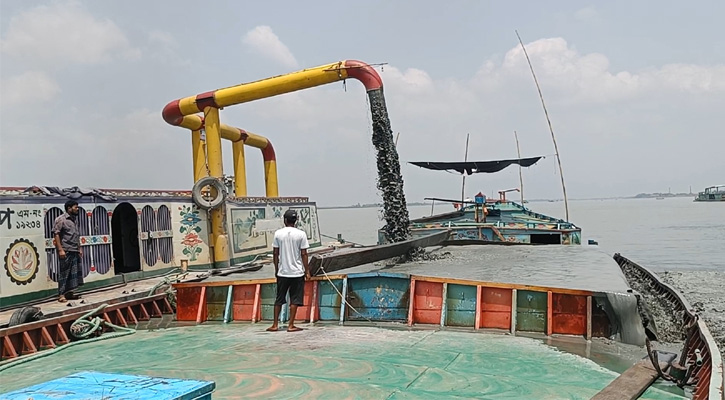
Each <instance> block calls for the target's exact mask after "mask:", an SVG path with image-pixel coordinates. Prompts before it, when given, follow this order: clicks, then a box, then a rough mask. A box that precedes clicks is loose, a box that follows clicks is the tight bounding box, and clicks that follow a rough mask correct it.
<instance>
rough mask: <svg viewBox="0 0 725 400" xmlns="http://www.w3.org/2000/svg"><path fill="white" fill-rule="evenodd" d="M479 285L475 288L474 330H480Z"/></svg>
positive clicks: (480, 301)
mask: <svg viewBox="0 0 725 400" xmlns="http://www.w3.org/2000/svg"><path fill="white" fill-rule="evenodd" d="M481 303H483V301H482V300H481V285H478V286H476V322H475V325H474V329H481Z"/></svg>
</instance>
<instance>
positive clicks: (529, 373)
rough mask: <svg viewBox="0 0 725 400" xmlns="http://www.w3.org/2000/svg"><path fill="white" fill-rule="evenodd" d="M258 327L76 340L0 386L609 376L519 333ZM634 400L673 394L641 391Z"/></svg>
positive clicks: (297, 388)
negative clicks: (126, 378) (139, 378)
mask: <svg viewBox="0 0 725 400" xmlns="http://www.w3.org/2000/svg"><path fill="white" fill-rule="evenodd" d="M265 328H266V325H263V324H230V325H214V324H205V325H199V326H187V327H174V328H168V329H160V330H153V331H138V332H136V333H134V334H132V335H129V336H125V337H122V338H116V339H110V340H104V341H99V342H95V343H88V344H84V345H80V346H75V347H72V348H69V349H67V350H63V351H60V352H58V353H56V354H53V355H50V356H48V357H43V358H41V359H38V360H33V361H29V362H26V363H24V364H21V365H18V366H15V367H13V368H10V369H8V370H6V371H3V372H2V373H1V375H2V378H1V379H0V392H7V391H12V390H16V389H19V388H23V387H26V386H30V385H34V384H37V383H40V382H44V381H47V380H51V379H55V378H58V377H61V376H65V375H68V374H71V373H74V372H77V371H85V370H93V371H99V372H116V373H129V374H142V375H150V376H162V377H170V378H186V379H200V380H213V381H215V382H216V391H215V392H214V395H213V398H214V399H235V398H264V399H267V398H277V399H279V398H314V399H336V400H337V399H414V398H415V399H417V398H428V399H442V398H487V399H503V398H506V399H588V398H590V397H591V396H592V395H594V394H595V393H596V392H598V391H599V390H601V389H602V388H603V387H605V386H606V385H607V384H608V383H609V382H610V381H612V379H614V378H615V377H616V374H615V373H613V372H611V371H609V370H607V369H604V368H602V367H600V366H598V365H597V364H595V363H594V362H592V361H590V360H587V359H585V358H581V357H578V356H575V355H571V354H568V353H564V352H561V351H558V350H556V349H554V348H552V347H550V346H547V345H545V344H543V343H541V342H540V341H538V340H534V339H529V338H523V337H511V336H507V335H496V334H488V333H470V332H456V331H438V330H407V329H385V328H376V327H359V326H344V327H341V326H329V325H328V326H309V327H308V329H306V330H305V331H303V332H295V333H288V332H285V331H280V332H276V333H268V332H265V331H264V329H265ZM1 398H2V395H0V399H1ZM643 398H647V399H674V398H680V397H677V396H675V395H672V394H669V393H666V392H663V391H661V390H657V389H650V390H648V391H647V392H646V393H645V396H644V397H643Z"/></svg>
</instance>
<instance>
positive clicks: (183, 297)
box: [176, 286, 202, 321]
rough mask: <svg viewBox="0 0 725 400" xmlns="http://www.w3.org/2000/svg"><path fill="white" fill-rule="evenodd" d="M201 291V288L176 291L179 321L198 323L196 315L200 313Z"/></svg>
mask: <svg viewBox="0 0 725 400" xmlns="http://www.w3.org/2000/svg"><path fill="white" fill-rule="evenodd" d="M201 289H202V288H201V287H200V286H197V287H190V288H178V289H176V296H177V297H176V320H177V321H196V315H197V312H198V311H199V296H200V295H201Z"/></svg>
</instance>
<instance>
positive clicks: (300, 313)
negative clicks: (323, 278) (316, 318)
mask: <svg viewBox="0 0 725 400" xmlns="http://www.w3.org/2000/svg"><path fill="white" fill-rule="evenodd" d="M316 284H317V281H306V282H305V296H304V300H303V305H301V306H299V307H297V313H296V314H295V320H296V321H311V317H312V295H313V292H314V287H315V285H316Z"/></svg>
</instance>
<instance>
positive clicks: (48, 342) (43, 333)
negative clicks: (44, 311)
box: [40, 327, 55, 349]
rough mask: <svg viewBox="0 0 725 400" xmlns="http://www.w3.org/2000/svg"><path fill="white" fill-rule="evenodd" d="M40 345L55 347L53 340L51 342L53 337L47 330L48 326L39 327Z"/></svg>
mask: <svg viewBox="0 0 725 400" xmlns="http://www.w3.org/2000/svg"><path fill="white" fill-rule="evenodd" d="M40 347H42V348H46V349H47V348H51V349H52V348H55V342H53V337H52V336H50V332H48V328H46V327H42V328H40Z"/></svg>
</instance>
